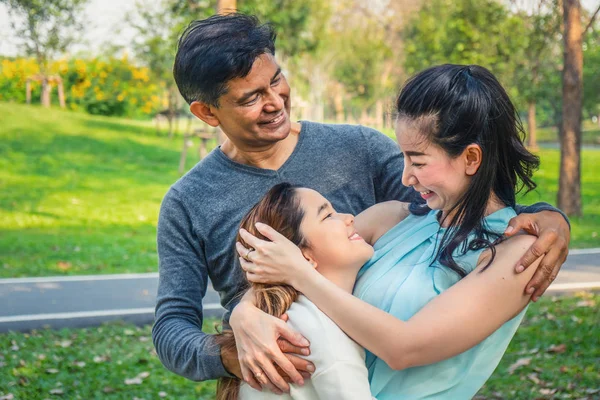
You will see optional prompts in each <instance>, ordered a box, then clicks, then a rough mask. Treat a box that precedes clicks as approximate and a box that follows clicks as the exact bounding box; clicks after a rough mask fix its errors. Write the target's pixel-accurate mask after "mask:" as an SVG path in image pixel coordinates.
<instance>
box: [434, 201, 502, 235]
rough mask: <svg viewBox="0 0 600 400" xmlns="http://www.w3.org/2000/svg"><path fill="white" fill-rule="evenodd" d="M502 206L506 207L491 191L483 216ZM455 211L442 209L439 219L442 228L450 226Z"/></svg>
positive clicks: (454, 216)
mask: <svg viewBox="0 0 600 400" xmlns="http://www.w3.org/2000/svg"><path fill="white" fill-rule="evenodd" d="M504 207H506V205H505V204H504V203H502V202H501V201H500V199H498V197H497V196H496V194H494V193H492V195H491V196H490V199H489V200H488V203H487V205H486V208H485V213H484V217H487V216H488V215H490V214H492V213H495V212H496V211H498V210H501V209H503V208H504ZM456 212H457V210H452V212H450V213H449V212H448V211H447V210H443V211H442V215H441V219H440V221H441V226H442V228H447V227H449V226H450V224H451V223H452V221H453V220H454V218H456ZM459 223H460V221H459Z"/></svg>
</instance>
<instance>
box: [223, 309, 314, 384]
mask: <svg viewBox="0 0 600 400" xmlns="http://www.w3.org/2000/svg"><path fill="white" fill-rule="evenodd" d="M229 323H230V325H231V329H232V330H233V334H234V335H235V343H236V348H237V353H238V359H239V361H240V368H241V371H242V377H243V379H244V381H245V382H247V383H248V384H249V385H250V386H251V387H252V388H254V389H256V390H262V387H266V388H268V389H269V390H271V391H272V392H273V393H277V394H282V393H283V392H289V385H288V384H287V382H286V381H285V379H284V378H282V376H281V374H280V373H279V372H278V369H279V370H281V371H282V372H283V373H284V374H286V375H287V376H288V377H289V378H290V379H291V380H292V382H295V383H296V384H298V385H303V384H304V379H303V377H302V375H301V373H300V372H298V370H297V368H298V369H300V370H301V371H303V372H311V367H312V371H314V365H312V364H311V363H309V362H308V361H306V360H303V359H301V358H299V357H295V356H292V355H286V354H284V353H283V352H282V351H281V350H280V346H284V347H287V348H288V349H290V350H293V351H298V350H299V352H300V353H302V354H305V355H308V354H309V350H308V346H309V342H308V340H306V339H305V338H304V337H302V335H300V334H299V333H297V332H294V331H293V330H292V329H291V328H289V327H288V326H287V325H286V323H285V322H284V321H283V320H281V319H279V318H276V317H273V316H271V315H269V314H267V313H264V312H262V311H261V310H259V309H258V308H256V307H255V306H254V305H252V304H250V303H249V302H244V301H242V302H240V304H238V306H237V307H235V308H234V310H233V312H232V313H231V318H230V319H229ZM281 339H283V340H281ZM287 342H289V343H287ZM290 344H291V345H292V346H290ZM299 348H300V349H299Z"/></svg>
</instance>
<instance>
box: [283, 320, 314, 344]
mask: <svg viewBox="0 0 600 400" xmlns="http://www.w3.org/2000/svg"><path fill="white" fill-rule="evenodd" d="M278 328H279V335H280V336H281V338H282V339H285V340H287V341H288V342H290V343H291V344H292V345H294V346H298V347H308V346H310V342H309V341H308V340H307V339H306V338H305V337H304V336H302V335H301V334H299V333H298V332H296V331H295V330H293V329H292V328H290V327H289V326H287V325H286V324H285V323H282V324H280V325H278Z"/></svg>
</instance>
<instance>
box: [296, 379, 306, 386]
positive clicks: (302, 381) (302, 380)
mask: <svg viewBox="0 0 600 400" xmlns="http://www.w3.org/2000/svg"><path fill="white" fill-rule="evenodd" d="M296 385H298V386H304V379H299V380H298V381H296Z"/></svg>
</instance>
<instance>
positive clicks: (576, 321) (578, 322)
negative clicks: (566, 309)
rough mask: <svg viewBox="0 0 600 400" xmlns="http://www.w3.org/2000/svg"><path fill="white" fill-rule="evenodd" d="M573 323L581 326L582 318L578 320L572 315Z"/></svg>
mask: <svg viewBox="0 0 600 400" xmlns="http://www.w3.org/2000/svg"><path fill="white" fill-rule="evenodd" d="M571 321H573V322H575V323H576V324H580V323H581V318H577V317H576V316H574V315H571Z"/></svg>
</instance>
